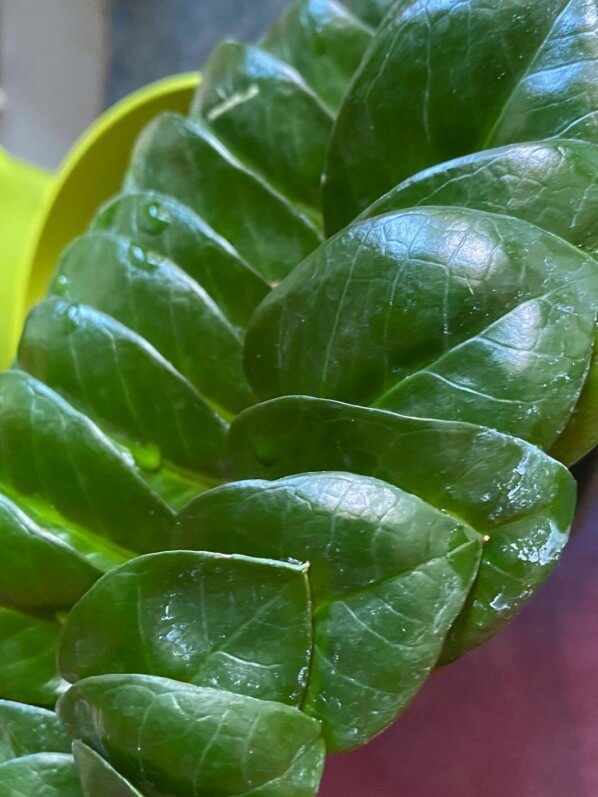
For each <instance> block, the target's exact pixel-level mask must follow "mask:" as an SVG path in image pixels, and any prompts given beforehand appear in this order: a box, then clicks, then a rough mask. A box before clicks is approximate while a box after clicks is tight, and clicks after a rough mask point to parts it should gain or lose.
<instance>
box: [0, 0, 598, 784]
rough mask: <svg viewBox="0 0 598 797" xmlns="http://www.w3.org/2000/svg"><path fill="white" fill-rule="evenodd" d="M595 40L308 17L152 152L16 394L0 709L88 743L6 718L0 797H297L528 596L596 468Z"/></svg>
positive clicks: (227, 58)
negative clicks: (590, 459) (579, 485)
mask: <svg viewBox="0 0 598 797" xmlns="http://www.w3.org/2000/svg"><path fill="white" fill-rule="evenodd" d="M348 6H351V7H350V8H349V7H348ZM597 20H598V8H597V7H596V3H595V0H569V2H565V1H564V0H558V2H557V0H550V2H539V0H500V1H499V2H495V3H493V4H488V3H486V2H481V0H467V1H466V2H459V3H457V2H454V0H434V2H432V0H399V1H398V2H394V3H392V2H381V1H380V0H369V2H367V0H363V1H362V2H353V3H350V4H347V6H342V5H340V4H338V3H336V2H334V1H333V0H299V2H296V3H294V4H293V5H292V6H291V7H290V8H289V9H288V11H287V12H286V13H285V15H284V16H283V17H282V19H281V20H279V22H278V23H277V24H276V25H275V26H274V28H273V29H272V30H271V31H270V32H269V33H268V34H267V35H266V36H265V37H264V39H263V40H262V42H261V44H260V46H258V47H251V46H247V45H241V44H237V43H225V44H223V45H221V46H220V47H219V48H217V49H216V51H215V52H214V54H213V56H212V57H211V59H210V60H209V62H208V64H207V66H206V68H205V72H204V79H203V82H202V85H201V87H200V89H199V92H198V95H197V97H196V100H195V103H194V106H193V108H192V110H191V113H190V115H189V117H188V118H184V117H182V116H177V115H173V114H170V115H165V116H162V117H160V118H158V119H157V120H156V121H155V122H154V123H153V124H152V125H151V126H150V128H149V129H148V130H147V131H146V132H145V133H144V134H143V136H142V137H141V139H140V141H139V143H138V146H137V148H136V151H135V153H134V155H133V158H132V162H131V166H130V169H129V172H128V174H127V177H126V180H125V185H124V189H123V192H122V193H121V194H120V195H119V196H117V197H116V198H115V199H114V200H112V201H111V202H109V203H108V205H106V206H105V207H104V208H102V209H100V211H99V212H98V214H97V216H96V218H95V219H94V221H93V223H92V225H91V228H90V230H89V231H88V232H87V233H86V234H85V235H84V236H82V237H81V238H80V239H78V240H77V241H75V242H74V243H73V244H72V245H71V246H70V247H69V249H68V250H67V251H66V252H65V253H64V255H63V258H62V260H61V262H60V264H59V268H58V272H57V275H56V278H55V280H54V282H53V285H52V287H51V290H50V295H49V297H48V298H47V299H46V300H45V301H44V302H42V303H41V304H40V305H38V306H37V307H36V308H34V310H33V311H32V313H31V315H30V317H29V318H28V320H27V323H26V326H25V329H24V332H23V337H22V340H21V344H20V347H19V353H18V358H17V362H16V364H15V368H14V369H13V370H12V371H10V372H7V373H5V374H3V375H2V376H0V484H1V487H2V492H3V496H2V498H1V499H0V534H1V535H2V540H3V542H4V543H5V545H4V549H5V556H4V559H3V562H2V564H1V565H0V602H1V604H2V606H4V608H3V609H2V610H0V661H1V662H2V668H1V672H0V696H2V697H4V698H7V699H8V700H16V701H23V702H30V703H36V704H41V705H46V706H51V705H53V703H54V701H55V699H56V697H57V696H58V695H59V694H61V693H64V694H62V696H61V697H60V700H59V702H58V715H59V717H60V719H61V720H62V726H61V727H63V728H64V729H66V733H67V734H68V736H69V738H71V739H73V740H75V742H74V747H73V753H74V758H72V757H70V756H69V755H68V744H67V741H66V738H65V731H64V730H61V729H60V727H59V725H58V723H57V720H56V717H55V715H53V714H52V713H51V712H47V711H45V710H44V709H31V708H27V707H24V706H22V705H19V704H16V703H5V704H3V705H1V706H0V730H1V731H2V736H0V738H4V743H3V745H2V746H0V751H1V753H2V755H3V757H4V758H5V759H6V760H5V763H2V764H0V785H1V786H2V789H4V790H5V791H7V793H8V794H10V795H17V794H23V793H26V794H29V795H31V797H38V795H42V794H43V795H44V797H46V795H51V796H52V797H53V796H54V795H67V797H71V796H72V797H75V795H76V796H77V797H81V795H82V794H83V795H85V797H100V795H102V796H103V797H105V796H106V795H110V796H111V797H112V796H114V797H174V796H175V795H176V796H177V797H204V795H205V797H214V795H222V797H225V796H226V797H228V796H229V795H238V796H239V797H240V796H241V795H246V796H247V797H249V795H251V797H309V796H310V795H314V794H315V793H316V792H317V788H318V783H319V780H320V776H321V772H322V767H323V763H324V757H325V752H326V751H329V752H335V751H341V750H347V749H351V748H354V747H356V746H359V745H361V744H364V743H365V742H367V741H368V740H369V739H371V738H372V737H373V736H374V735H375V734H377V733H379V732H380V731H382V730H383V729H384V728H386V727H387V726H388V725H389V724H390V723H392V722H393V721H394V720H395V719H396V717H397V716H398V715H399V714H400V713H401V712H402V710H403V709H404V708H405V706H406V705H407V704H408V703H409V701H410V700H411V698H412V697H413V695H414V694H415V693H416V691H417V690H418V689H419V688H420V686H421V685H422V683H423V682H424V681H425V679H426V678H427V677H428V675H429V674H430V673H431V671H432V670H433V669H434V668H435V667H436V666H437V665H439V664H445V663H448V662H450V661H453V660H454V659H456V658H458V657H459V656H460V655H462V654H463V653H464V652H466V651H468V650H470V649H472V648H473V647H475V646H476V645H479V644H480V643H481V642H483V641H484V640H486V639H488V638H489V637H490V636H491V635H493V634H494V633H496V632H497V631H498V630H499V629H500V628H501V627H502V626H503V625H504V624H505V623H506V622H508V620H510V619H511V618H512V617H513V616H514V615H515V614H516V613H517V612H518V611H519V609H520V608H521V607H522V606H523V605H524V604H525V602H526V601H527V600H528V599H529V598H530V597H531V595H532V594H533V593H534V591H535V590H536V588H537V587H538V586H539V585H540V584H542V583H543V581H544V580H545V579H546V577H547V576H548V574H549V573H550V571H551V569H552V568H553V567H554V565H555V563H556V562H557V560H558V558H559V555H560V553H561V551H562V549H563V547H564V545H565V543H566V540H567V535H568V531H569V528H570V525H571V521H572V518H573V513H574V504H575V484H574V481H573V478H572V477H571V475H570V474H569V472H568V470H567V468H566V465H569V464H572V463H573V462H574V461H576V460H577V459H578V458H580V457H581V456H582V455H583V454H584V453H586V452H588V451H589V450H591V449H592V448H593V447H594V445H595V444H596V442H597V438H598V426H597V422H596V384H597V380H598V377H597V370H596V366H595V361H594V360H593V357H594V342H595V336H596V312H597V307H598V263H597V261H596V260H595V259H594V257H595V254H596V247H597V245H598V234H597V228H596V222H595V218H596V209H597V207H598V189H597V188H596V173H597V171H596V167H597V165H598V155H597V152H598V150H597V149H596V145H597V144H598V126H597V120H598V116H597V112H598V110H597V109H598V88H597V87H598V82H597V80H596V77H597V75H596V66H595V65H596V63H598V60H597V56H598V30H597V28H596V26H597V24H598V23H597ZM378 24H379V27H378V29H377V32H375V31H374V27H375V26H376V25H378ZM354 73H355V75H354ZM353 75H354V76H353ZM107 167H108V166H107ZM322 179H323V202H322V201H321V200H320V187H321V184H322ZM326 234H328V235H331V236H332V237H329V238H328V239H326V240H325V237H326ZM258 401H261V402H262V403H257V402H258ZM557 458H558V459H557ZM558 460H560V461H558ZM563 463H564V464H563ZM238 479H244V481H238ZM136 554H144V555H143V556H141V557H140V558H137V559H135V558H133V557H134V556H135V555H136ZM57 650H58V665H59V671H60V675H58V674H57V670H56V666H55V663H54V662H55V656H56V651H57ZM69 683H70V684H72V686H70V688H68V689H67V686H68V684H69ZM65 690H66V691H65ZM31 728H35V732H34V733H31V734H30V733H29V730H28V729H31ZM3 793H4V792H3Z"/></svg>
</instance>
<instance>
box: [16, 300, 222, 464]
mask: <svg viewBox="0 0 598 797" xmlns="http://www.w3.org/2000/svg"><path fill="white" fill-rule="evenodd" d="M18 356H19V359H18V364H19V366H20V367H21V368H23V369H24V370H26V371H28V372H29V373H30V374H32V375H33V376H35V377H36V378H37V379H40V380H43V382H44V383H45V384H46V385H48V387H51V388H52V389H53V390H55V391H57V392H58V393H60V394H61V395H62V396H64V397H65V398H66V399H67V400H69V401H70V402H71V403H72V404H74V405H75V406H77V407H79V408H80V409H82V410H84V411H85V413H86V414H87V415H88V416H89V417H90V418H92V419H93V420H94V421H95V422H96V423H98V425H100V426H102V427H104V428H105V429H107V430H108V431H109V432H110V431H113V432H114V434H115V435H116V436H117V437H118V438H119V439H122V440H124V441H127V442H128V443H129V447H130V448H131V449H132V450H133V451H135V450H137V449H139V448H140V447H142V446H143V445H147V444H148V443H150V444H152V445H154V446H155V447H156V448H157V450H158V453H157V458H158V463H157V464H158V466H159V465H160V464H161V463H162V461H163V460H166V461H168V462H169V463H172V465H173V466H174V467H175V468H176V467H178V468H181V469H182V470H184V471H188V472H190V473H191V474H196V475H197V476H198V477H199V478H201V477H202V476H205V477H207V478H208V479H218V480H221V479H222V478H223V476H224V475H225V474H226V470H227V462H226V458H225V457H226V455H225V439H226V432H227V425H226V423H225V422H224V421H223V420H222V418H220V417H219V416H218V415H217V414H216V413H215V412H214V410H213V409H212V408H211V407H210V406H209V405H208V404H206V402H205V401H204V400H203V399H202V397H201V396H200V395H199V393H198V392H197V390H196V389H195V388H194V387H193V385H192V384H191V383H190V382H189V381H188V380H187V379H185V378H184V377H183V376H182V375H181V374H180V373H179V372H177V371H176V370H175V369H174V368H173V367H172V365H171V364H170V363H169V362H168V361H167V360H165V359H164V358H163V357H162V355H160V354H159V353H158V352H157V351H156V350H155V349H153V348H152V347H151V346H150V345H149V344H148V342H147V341H146V340H144V339H143V338H141V337H139V336H138V335H136V334H135V333H134V332H132V331H131V330H130V329H127V327H125V326H123V325H122V324H120V323H119V322H117V321H115V320H114V319H113V318H111V317H110V316H107V315H105V314H104V313H102V312H99V311H97V310H93V309H92V308H90V307H86V306H84V305H75V304H71V303H69V302H66V301H64V300H63V299H59V298H51V299H46V300H45V301H44V302H41V303H40V304H38V305H37V307H35V308H34V310H33V311H32V312H31V314H30V315H29V318H28V319H27V323H26V325H25V329H24V331H23V336H22V338H21V343H20V346H19V355H18ZM106 385H111V386H113V387H112V389H110V390H107V389H106ZM153 394H155V398H152V401H148V396H149V395H153Z"/></svg>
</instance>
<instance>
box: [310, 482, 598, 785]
mask: <svg viewBox="0 0 598 797" xmlns="http://www.w3.org/2000/svg"><path fill="white" fill-rule="evenodd" d="M597 499H598V478H596V474H595V478H594V483H593V486H589V487H588V488H587V490H586V495H585V500H586V502H587V503H586V506H587V505H588V504H591V508H590V510H589V513H587V514H586V517H585V518H584V519H583V520H581V521H580V522H579V523H578V529H577V534H576V535H575V536H574V538H573V540H572V541H571V543H570V545H569V546H568V549H567V551H566V553H565V555H564V557H563V560H562V562H561V564H560V565H559V567H558V568H557V570H556V571H555V573H554V574H553V576H552V578H551V579H550V580H549V582H548V584H547V585H546V586H545V587H544V588H543V589H542V591H541V592H540V593H539V594H538V595H537V596H536V598H535V599H534V600H533V601H532V603H531V604H530V605H529V606H528V607H527V608H526V609H525V610H524V611H523V612H522V614H521V615H520V616H519V617H518V618H517V619H516V620H515V621H514V622H513V623H512V624H511V625H510V626H509V628H508V629H506V630H505V631H504V632H503V633H502V634H500V635H499V636H498V637H496V638H495V639H493V640H492V641H491V642H488V643H487V644H486V645H484V646H483V647H481V648H479V649H478V650H476V651H474V652H473V653H471V654H469V655H468V656H466V657H465V658H464V659H462V660H461V661H459V662H457V663H456V664H454V665H452V666H451V667H448V668H446V669H445V670H443V671H441V672H438V673H436V674H434V675H433V676H432V677H431V678H430V680H429V681H428V683H427V684H426V685H425V687H424V688H423V690H422V691H421V692H420V694H419V695H418V696H417V697H416V699H415V700H414V702H413V704H412V705H411V706H410V708H409V709H408V711H407V712H406V713H405V714H404V715H403V717H401V718H400V719H399V720H398V722H397V723H396V725H395V726H394V727H393V728H391V729H390V730H388V731H387V732H386V733H385V734H383V735H382V736H380V737H378V738H377V739H376V740H374V741H373V742H372V743H371V744H370V745H368V746H367V747H365V748H363V749H361V750H358V751H356V752H354V753H349V754H346V755H342V756H334V757H331V758H330V759H329V763H328V766H327V770H326V775H325V778H324V785H323V788H322V792H321V796H320V797H399V796H400V797H480V795H482V797H597V795H598V634H597V633H596V617H597V615H598V500H597Z"/></svg>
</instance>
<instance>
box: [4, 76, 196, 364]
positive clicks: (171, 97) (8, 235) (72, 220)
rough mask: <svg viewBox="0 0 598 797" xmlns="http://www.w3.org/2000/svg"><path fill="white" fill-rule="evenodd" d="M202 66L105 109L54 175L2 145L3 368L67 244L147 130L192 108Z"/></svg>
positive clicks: (112, 187) (112, 188) (116, 183)
mask: <svg viewBox="0 0 598 797" xmlns="http://www.w3.org/2000/svg"><path fill="white" fill-rule="evenodd" d="M199 80H200V76H199V73H197V72H191V73H185V74H182V75H176V76H174V77H171V78H167V79H166V80H161V81H158V82H157V83H152V84H150V85H149V86H146V87H145V88H143V89H141V90H139V91H137V92H135V93H134V94H131V95H130V96H128V97H126V98H125V99H124V100H122V101H121V102H119V103H117V104H116V105H115V106H114V107H113V108H111V109H110V110H109V111H107V112H106V113H105V114H103V115H102V116H101V117H99V118H98V119H97V120H96V121H95V122H94V123H93V124H92V125H91V126H90V127H89V128H88V130H86V131H85V133H84V134H83V135H82V136H81V138H80V139H79V141H78V142H77V143H76V144H75V146H74V147H73V149H72V150H71V152H70V153H69V154H68V155H67V157H66V158H65V160H64V161H63V163H62V165H61V167H60V168H59V170H58V172H57V173H56V174H55V175H50V174H48V173H46V172H43V171H41V170H40V169H36V168H35V167H32V166H30V165H28V164H24V163H21V162H17V161H15V160H12V159H11V158H9V157H8V155H6V154H5V153H4V152H3V151H1V150H0V368H5V367H7V366H8V365H9V364H10V362H11V360H12V359H13V357H14V354H15V349H16V345H17V341H18V337H19V334H20V330H21V327H22V324H23V320H24V316H25V314H26V312H27V310H28V309H29V308H30V307H31V305H32V304H34V303H35V302H36V301H38V300H39V299H41V298H42V297H43V296H44V294H45V292H46V290H47V286H48V282H49V280H50V278H51V276H52V273H53V271H54V268H55V266H56V263H57V260H58V257H59V256H60V253H61V251H62V250H63V249H64V247H65V246H66V244H67V243H68V242H69V241H70V240H72V239H73V238H74V237H75V236H77V235H79V234H80V233H81V232H83V231H84V230H85V228H86V227H87V225H88V224H89V222H90V220H91V218H92V216H93V214H94V212H95V211H96V210H97V208H98V206H99V205H100V204H102V202H104V201H105V200H106V199H108V198H109V197H110V196H112V195H113V194H115V193H116V192H117V191H118V190H119V188H120V185H121V182H122V179H123V175H124V173H125V171H126V168H127V165H128V163H129V159H130V156H131V150H132V148H133V145H134V143H135V140H136V139H137V137H138V136H139V133H140V132H141V130H142V129H143V128H144V127H145V125H146V124H148V122H150V121H151V120H152V119H153V118H154V117H155V116H156V115H157V114H159V113H161V112H163V111H167V110H170V111H177V112H180V113H186V112H187V110H188V108H189V105H190V103H191V100H192V98H193V94H194V92H195V90H196V88H197V86H198V84H199Z"/></svg>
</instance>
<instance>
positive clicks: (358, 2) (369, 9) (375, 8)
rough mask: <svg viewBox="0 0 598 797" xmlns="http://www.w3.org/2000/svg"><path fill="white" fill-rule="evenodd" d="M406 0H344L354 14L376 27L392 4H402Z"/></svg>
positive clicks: (406, 0)
mask: <svg viewBox="0 0 598 797" xmlns="http://www.w3.org/2000/svg"><path fill="white" fill-rule="evenodd" d="M406 2H408V0H345V5H347V6H348V7H349V8H350V9H351V10H352V11H353V12H354V13H355V14H358V15H359V16H360V17H361V18H362V19H363V20H364V21H365V22H367V23H369V24H370V25H373V26H374V27H376V26H377V25H379V24H380V23H381V22H382V20H383V19H384V17H385V16H386V14H387V13H388V12H389V10H390V9H391V8H393V7H394V6H403V5H405V4H406Z"/></svg>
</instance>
